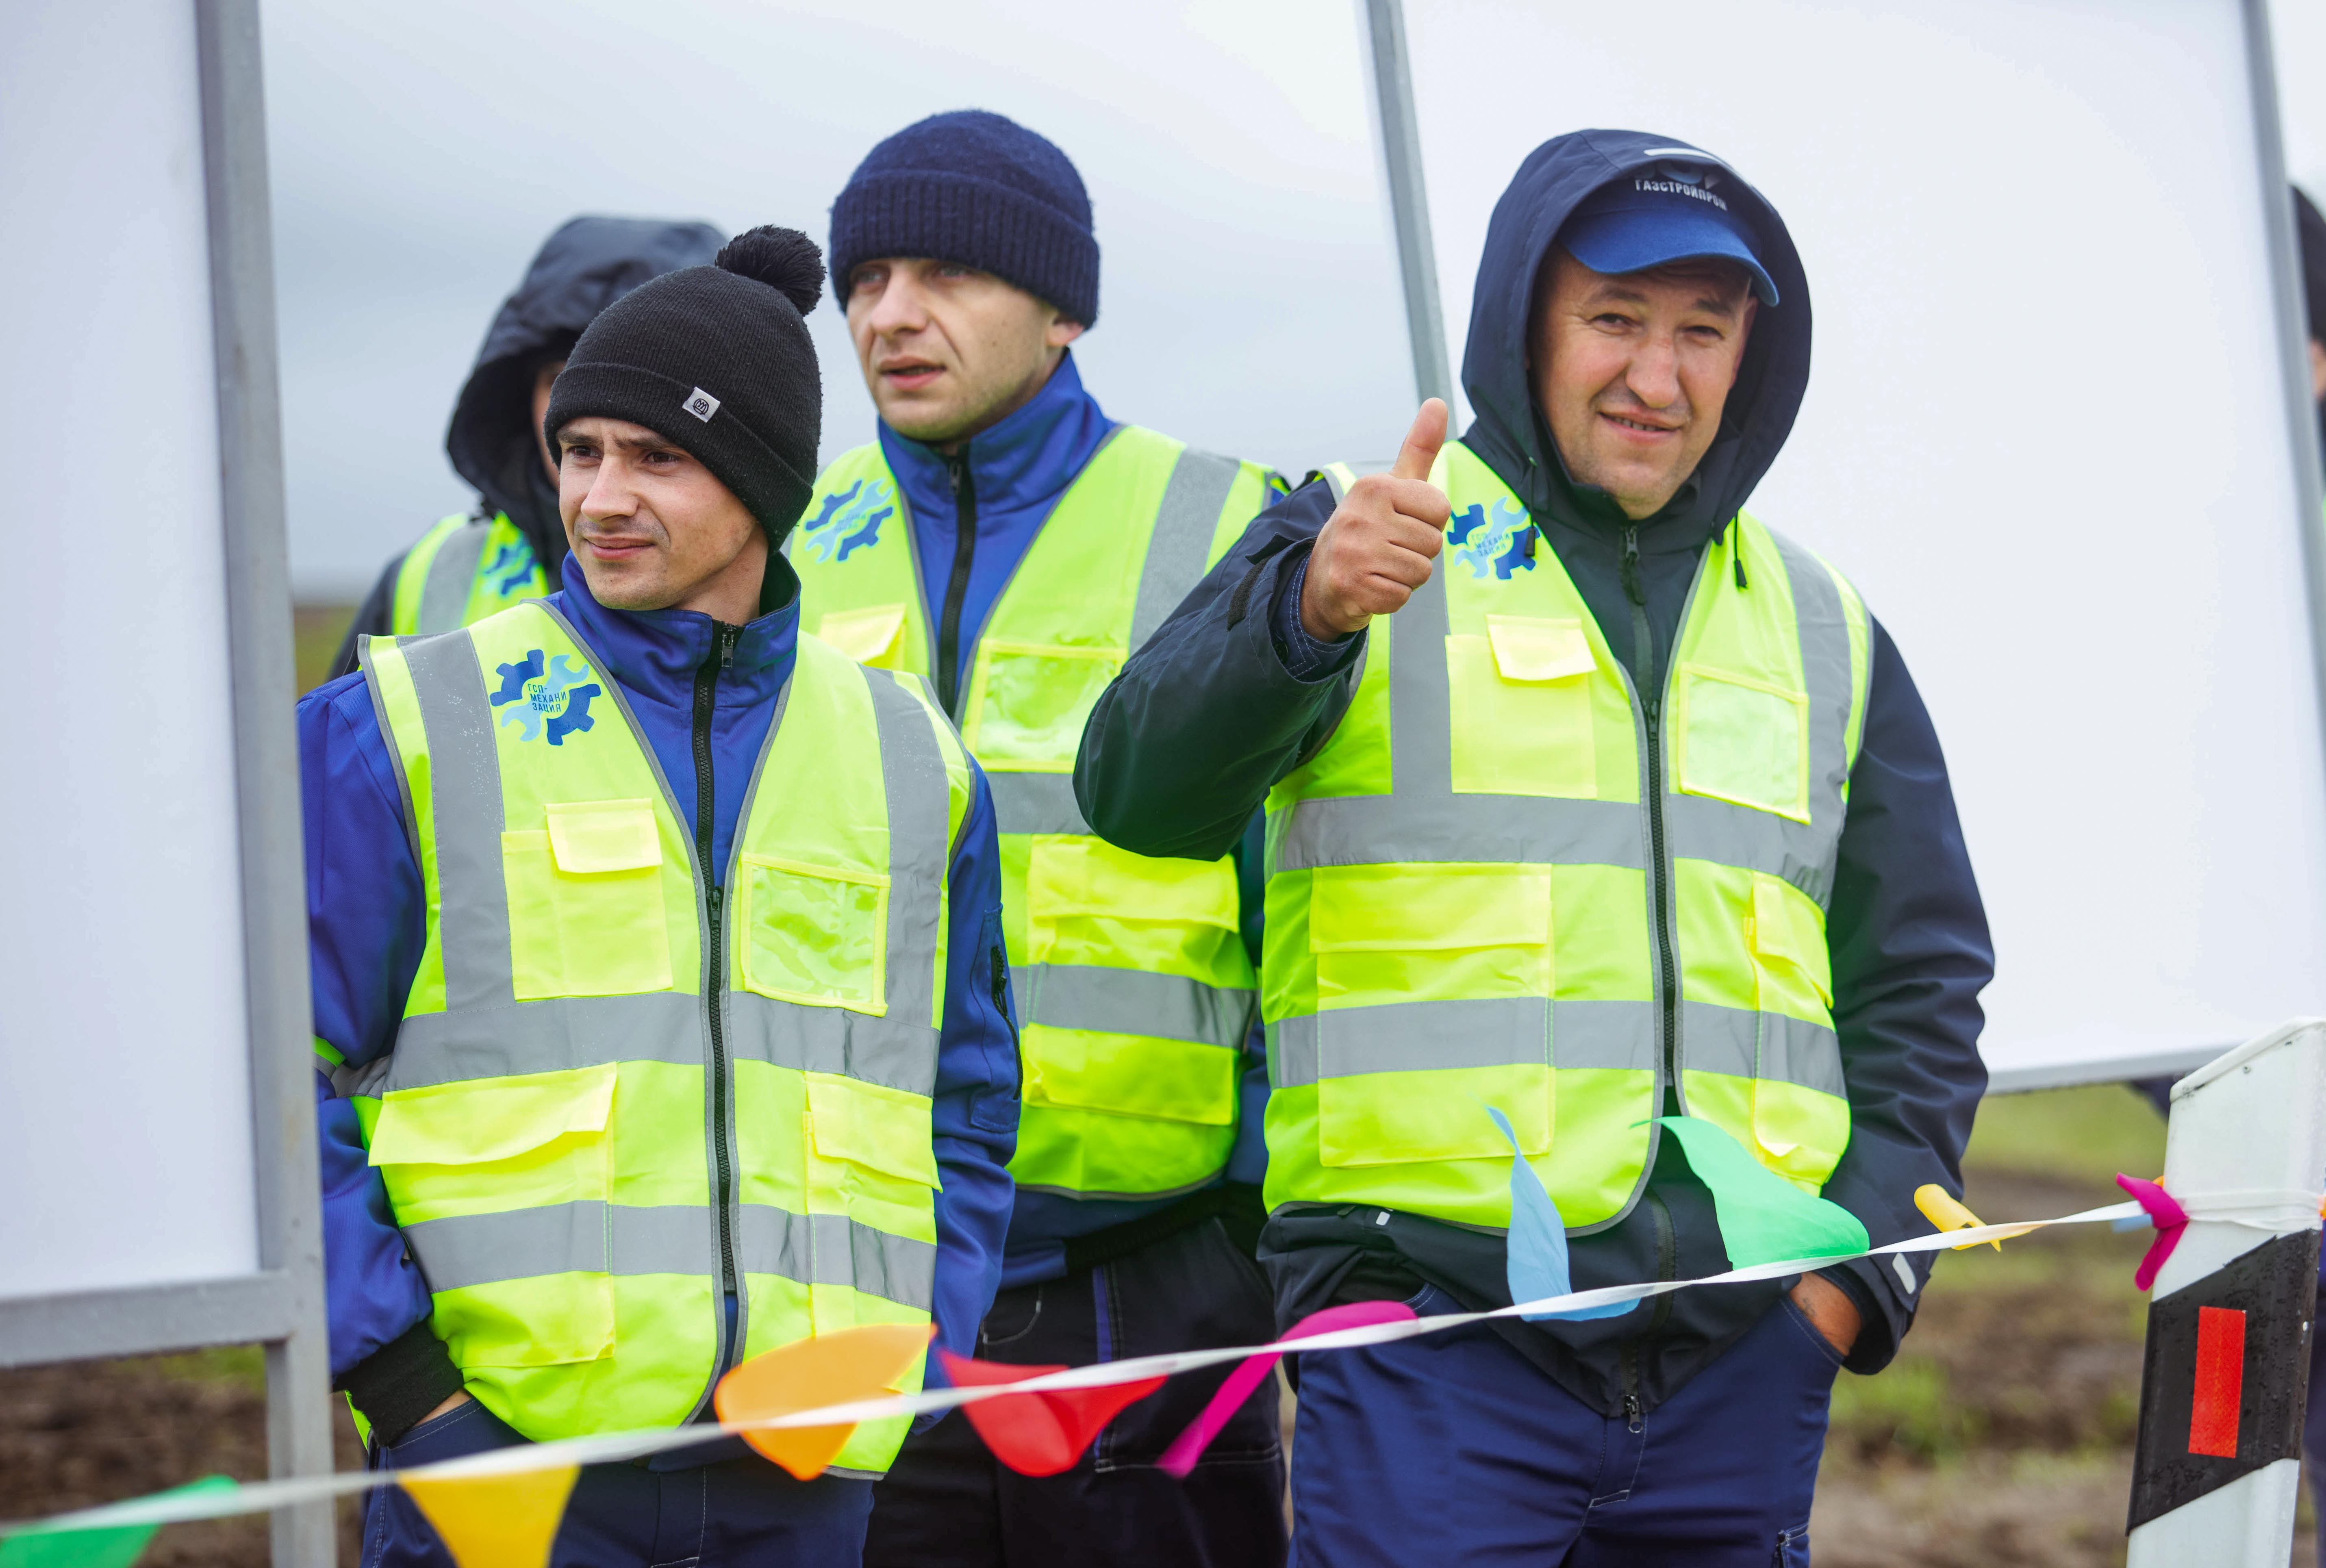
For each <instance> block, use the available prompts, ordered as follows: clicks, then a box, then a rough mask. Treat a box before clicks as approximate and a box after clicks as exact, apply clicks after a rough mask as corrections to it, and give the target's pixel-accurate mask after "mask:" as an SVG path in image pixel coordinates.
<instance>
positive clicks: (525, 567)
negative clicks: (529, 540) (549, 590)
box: [485, 540, 533, 598]
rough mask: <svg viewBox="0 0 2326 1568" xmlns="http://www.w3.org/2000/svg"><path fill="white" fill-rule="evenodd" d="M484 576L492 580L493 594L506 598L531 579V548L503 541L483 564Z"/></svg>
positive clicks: (526, 545)
mask: <svg viewBox="0 0 2326 1568" xmlns="http://www.w3.org/2000/svg"><path fill="white" fill-rule="evenodd" d="M504 573H506V574H507V575H506V576H504V575H503V574H504ZM485 575H486V576H487V577H489V578H491V579H493V591H494V592H496V593H498V594H499V595H500V596H501V598H508V596H509V595H511V594H513V593H515V592H516V590H517V589H520V588H522V587H524V586H525V584H526V582H527V581H529V580H531V579H532V577H533V548H532V546H530V545H528V544H525V543H521V542H519V541H516V540H507V541H504V542H503V543H502V544H501V547H500V548H499V549H498V550H497V551H495V552H493V558H492V559H491V560H490V561H487V562H486V563H485Z"/></svg>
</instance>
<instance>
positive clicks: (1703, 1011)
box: [1561, 1001, 1848, 1099]
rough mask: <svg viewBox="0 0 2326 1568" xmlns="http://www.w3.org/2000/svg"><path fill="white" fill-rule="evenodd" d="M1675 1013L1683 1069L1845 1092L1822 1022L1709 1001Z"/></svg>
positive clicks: (1836, 1048)
mask: <svg viewBox="0 0 2326 1568" xmlns="http://www.w3.org/2000/svg"><path fill="white" fill-rule="evenodd" d="M1680 1013H1681V1023H1680V1028H1681V1032H1682V1034H1683V1035H1685V1036H1686V1037H1687V1040H1688V1059H1687V1061H1686V1062H1682V1063H1681V1066H1682V1067H1683V1068H1684V1069H1685V1070H1686V1071H1688V1072H1725V1073H1727V1074H1728V1075H1729V1076H1730V1077H1732V1078H1766V1079H1770V1080H1772V1081H1776V1082H1779V1083H1798V1084H1800V1086H1801V1087H1802V1088H1804V1089H1814V1090H1818V1091H1819V1092H1820V1093H1823V1094H1830V1095H1834V1096H1836V1097H1837V1098H1845V1099H1846V1098H1847V1094H1848V1090H1847V1086H1845V1085H1844V1083H1843V1082H1842V1072H1841V1043H1840V1041H1839V1040H1838V1039H1837V1038H1836V1037H1835V1035H1834V1032H1833V1031H1832V1030H1830V1029H1828V1028H1827V1027H1826V1026H1825V1025H1822V1024H1811V1023H1809V1022H1808V1021H1806V1020H1804V1019H1800V1018H1796V1017H1793V1016H1791V1015H1789V1014H1785V1013H1755V1012H1753V1011H1750V1010H1749V1009H1746V1008H1742V1007H1720V1006H1719V1005H1717V1003H1712V1002H1687V1001H1684V1002H1682V1003H1681V1004H1680ZM1561 1065H1562V1066H1563V1065H1565V1063H1563V1062H1562V1063H1561Z"/></svg>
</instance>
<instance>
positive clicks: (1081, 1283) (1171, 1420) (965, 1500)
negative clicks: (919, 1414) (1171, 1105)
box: [864, 1220, 1284, 1568]
mask: <svg viewBox="0 0 2326 1568" xmlns="http://www.w3.org/2000/svg"><path fill="white" fill-rule="evenodd" d="M1275 1337H1276V1320H1275V1315H1274V1313H1273V1310H1272V1309H1271V1308H1270V1304H1269V1295H1268V1287H1267V1285H1266V1283H1265V1282H1264V1281H1263V1280H1262V1279H1261V1273H1260V1269H1259V1266H1257V1265H1256V1264H1254V1263H1253V1262H1252V1260H1251V1258H1250V1257H1246V1256H1245V1255H1243V1254H1242V1253H1241V1252H1239V1251H1238V1250H1237V1249H1236V1248H1235V1244H1234V1243H1233V1242H1232V1241H1230V1240H1229V1239H1228V1237H1227V1233H1226V1232H1225V1231H1224V1230H1223V1229H1221V1227H1220V1222H1219V1221H1218V1220H1205V1221H1204V1222H1203V1223H1202V1224H1201V1225H1198V1226H1196V1227H1194V1228H1193V1229H1186V1230H1182V1231H1180V1232H1179V1233H1177V1235H1174V1236H1168V1237H1165V1238H1164V1239H1162V1240H1160V1241H1158V1242H1155V1243H1153V1244H1152V1245H1150V1246H1148V1247H1146V1248H1141V1249H1140V1250H1139V1251H1137V1252H1134V1253H1132V1254H1131V1255H1130V1256H1129V1257H1122V1258H1118V1259H1117V1260H1115V1261H1114V1262H1112V1263H1103V1264H1100V1265H1099V1266H1096V1267H1095V1268H1091V1269H1086V1270H1084V1272H1082V1273H1080V1274H1075V1275H1069V1276H1066V1277H1065V1278H1064V1279H1055V1280H1049V1281H1046V1282H1045V1283H1043V1284H1040V1285H1022V1286H1020V1287H1019V1288H1018V1289H1016V1290H1005V1291H1003V1292H1002V1293H1001V1294H1000V1296H998V1297H997V1298H995V1300H994V1304H993V1310H992V1311H991V1312H990V1313H987V1314H986V1316H985V1322H984V1325H983V1327H982V1329H980V1331H979V1332H978V1352H977V1353H978V1355H979V1356H980V1357H981V1358H982V1359H986V1360H991V1361H1007V1362H1009V1363H1012V1364H1013V1365H1019V1366H1024V1365H1037V1366H1038V1365H1042V1364H1046V1363H1050V1364H1055V1363H1064V1364H1065V1365H1067V1366H1075V1367H1079V1366H1083V1365H1085V1364H1087V1363H1090V1362H1093V1361H1120V1360H1126V1359H1130V1357H1133V1356H1151V1355H1158V1354H1160V1353H1162V1352H1164V1351H1167V1350H1197V1349H1205V1348H1210V1347H1215V1346H1221V1345H1252V1344H1263V1343H1265V1342H1267V1341H1270V1340H1272V1339H1274V1338H1275ZM1229 1370H1230V1369H1228V1368H1226V1367H1221V1368H1218V1369H1215V1370H1206V1371H1202V1372H1189V1373H1186V1374H1184V1375H1182V1376H1180V1377H1177V1378H1172V1379H1171V1380H1170V1381H1169V1382H1168V1383H1166V1384H1165V1385H1164V1386H1163V1387H1161V1388H1159V1389H1158V1390H1156V1391H1155V1392H1154V1393H1152V1394H1150V1395H1149V1396H1147V1397H1146V1398H1144V1399H1142V1400H1140V1402H1139V1403H1138V1404H1136V1405H1133V1406H1130V1408H1128V1409H1127V1410H1125V1411H1123V1413H1122V1414H1121V1415H1118V1416H1116V1417H1115V1418H1114V1420H1113V1421H1112V1422H1111V1423H1109V1424H1108V1425H1107V1428H1106V1430H1105V1431H1103V1432H1102V1433H1099V1435H1098V1438H1097V1440H1096V1441H1095V1442H1093V1443H1092V1444H1091V1446H1090V1448H1089V1450H1088V1451H1087V1452H1084V1455H1083V1457H1082V1460H1081V1461H1080V1462H1079V1463H1077V1464H1076V1465H1075V1467H1074V1468H1073V1469H1072V1470H1069V1471H1065V1473H1064V1474H1061V1475H1055V1476H1023V1475H1019V1474H1018V1473H1017V1472H1015V1471H1011V1470H1009V1468H1008V1467H1007V1466H1005V1465H1003V1464H1002V1463H1001V1462H1000V1461H999V1460H997V1459H995V1458H994V1457H993V1455H992V1454H991V1452H988V1451H987V1449H986V1447H985V1444H984V1443H983V1442H982V1441H981V1440H980V1439H979V1437H978V1435H977V1432H976V1429H975V1428H973V1427H972V1426H971V1425H970V1424H969V1422H968V1420H967V1419H966V1418H965V1417H963V1415H960V1414H959V1413H958V1412H956V1413H955V1414H954V1415H949V1416H947V1417H946V1418H945V1419H944V1421H942V1422H940V1423H939V1424H936V1425H935V1426H933V1427H931V1428H929V1429H928V1430H927V1431H926V1432H922V1433H916V1434H915V1435H914V1436H912V1437H910V1438H908V1439H907V1440H906V1443H905V1452H903V1453H901V1454H899V1455H898V1459H897V1462H896V1464H895V1465H894V1466H893V1467H892V1468H891V1469H890V1470H889V1473H888V1475H887V1476H885V1477H883V1478H882V1479H881V1480H880V1481H879V1483H878V1484H877V1486H876V1487H875V1488H874V1491H873V1505H872V1526H871V1531H870V1536H869V1537H868V1539H867V1541H866V1544H865V1548H864V1564H865V1568H1085V1565H1087V1568H1101V1565H1102V1564H1107V1565H1121V1568H1138V1565H1140V1564H1148V1563H1151V1564H1155V1565H1156V1568H1164V1565H1167V1564H1168V1568H1281V1565H1282V1563H1283V1562H1284V1451H1283V1444H1282V1443H1281V1442H1280V1441H1279V1436H1278V1417H1277V1406H1276V1381H1275V1379H1274V1378H1270V1379H1269V1380H1268V1381H1267V1382H1265V1383H1263V1384H1261V1387H1260V1388H1259V1390H1258V1391H1257V1392H1255V1393H1254V1394H1253V1395H1252V1396H1251V1398H1250V1399H1248V1400H1246V1401H1245V1402H1244V1404H1243V1405H1242V1406H1241V1407H1240V1408H1239V1409H1238V1410H1237V1411H1236V1413H1235V1414H1234V1415H1233V1416H1231V1417H1229V1419H1228V1424H1227V1425H1226V1426H1225V1427H1223V1429H1222V1430H1221V1432H1220V1434H1219V1436H1218V1437H1217V1438H1215V1439H1214V1440H1213V1443H1212V1445H1211V1447H1210V1448H1209V1449H1208V1450H1206V1451H1205V1455H1204V1458H1203V1461H1202V1462H1200V1463H1198V1464H1197V1465H1196V1468H1195V1470H1194V1471H1193V1472H1192V1473H1190V1474H1189V1475H1188V1477H1187V1479H1186V1480H1184V1481H1183V1480H1173V1479H1172V1478H1171V1477H1170V1476H1168V1475H1167V1474H1165V1473H1164V1472H1163V1471H1159V1470H1158V1469H1156V1468H1155V1461H1157V1460H1158V1459H1159V1458H1160V1457H1162V1453H1163V1451H1164V1449H1165V1448H1167V1447H1168V1446H1169V1445H1170V1442H1171V1440H1172V1439H1173V1438H1174V1437H1177V1435H1178V1434H1179V1432H1180V1430H1181V1428H1183V1427H1185V1426H1186V1424H1187V1423H1189V1422H1190V1421H1193V1420H1194V1419H1195V1418H1196V1413H1197V1412H1198V1411H1200V1410H1202V1409H1203V1407H1204V1406H1205V1405H1206V1404H1208V1403H1209V1402H1210V1400H1211V1397H1212V1394H1213V1391H1214V1390H1215V1389H1216V1388H1218V1387H1219V1386H1220V1384H1221V1382H1222V1381H1223V1379H1224V1378H1226V1376H1227V1374H1228V1372H1229Z"/></svg>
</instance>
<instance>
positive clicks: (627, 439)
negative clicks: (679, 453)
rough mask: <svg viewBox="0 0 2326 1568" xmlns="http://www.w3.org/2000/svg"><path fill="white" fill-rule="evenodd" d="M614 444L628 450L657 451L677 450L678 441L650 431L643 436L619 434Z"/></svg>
mask: <svg viewBox="0 0 2326 1568" xmlns="http://www.w3.org/2000/svg"><path fill="white" fill-rule="evenodd" d="M614 444H615V445H616V446H618V447H619V448H621V449H622V450H624V451H626V452H656V451H664V450H676V448H677V443H676V442H675V441H669V440H666V439H665V438H664V437H662V436H659V435H656V434H655V432H654V431H647V433H646V434H644V435H642V436H634V435H618V436H616V437H615V438H614Z"/></svg>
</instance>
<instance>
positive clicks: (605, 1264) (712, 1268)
mask: <svg viewBox="0 0 2326 1568" xmlns="http://www.w3.org/2000/svg"><path fill="white" fill-rule="evenodd" d="M404 1236H405V1240H406V1241H407V1242H409V1243H410V1244H411V1247H412V1253H413V1256H414V1257H415V1258H417V1259H418V1260H419V1262H420V1268H421V1272H422V1273H423V1274H424V1275H425V1276H427V1279H428V1287H429V1289H431V1290H433V1291H446V1290H461V1289H466V1288H468V1287H470V1286H473V1285H498V1284H501V1283H503V1282H505V1281H507V1280H513V1279H534V1278H538V1277H540V1276H544V1275H553V1274H611V1275H618V1276H635V1275H644V1274H683V1275H693V1276H697V1277H700V1276H705V1275H710V1276H716V1275H717V1274H718V1272H719V1235H718V1222H717V1218H716V1215H715V1214H714V1212H713V1211H712V1209H711V1208H709V1207H708V1206H707V1205H699V1204H691V1203H687V1204H667V1205H662V1206H657V1207H634V1206H632V1205H629V1204H626V1203H606V1202H599V1201H597V1200H595V1199H590V1200H585V1201H583V1202H573V1203H552V1204H547V1205H544V1206H542V1207H539V1208H534V1209H509V1210H504V1211H501V1212H499V1213H498V1214H462V1215H457V1216H454V1217H451V1218H449V1219H443V1220H422V1221H420V1222H419V1223H417V1224H414V1225H406V1226H405V1227H404ZM736 1244H737V1250H738V1252H739V1255H740V1257H739V1261H740V1265H741V1267H742V1269H743V1271H744V1272H745V1273H746V1274H772V1275H777V1276H781V1277H783V1278H785V1279H789V1280H795V1281H797V1282H798V1283H800V1284H803V1285H848V1286H851V1287H852V1288H854V1289H857V1290H861V1291H864V1292H867V1293H868V1294H872V1295H877V1296H880V1297H882V1298H883V1299H885V1300H888V1301H893V1302H896V1303H898V1304H900V1305H903V1306H908V1307H913V1308H916V1309H917V1310H919V1311H921V1312H928V1311H930V1310H931V1307H932V1304H933V1301H934V1296H935V1290H934V1286H935V1278H936V1248H935V1246H934V1245H932V1244H931V1243H929V1242H926V1241H916V1240H913V1239H911V1238H909V1237H905V1236H892V1235H890V1234H889V1233H888V1232H887V1231H884V1230H877V1229H873V1228H872V1227H870V1226H869V1225H860V1224H858V1223H857V1222H856V1221H854V1220H851V1219H849V1218H848V1217H847V1216H845V1215H842V1214H814V1215H798V1214H792V1213H788V1212H786V1211H784V1210H781V1209H775V1208H770V1207H768V1206H767V1205H765V1204H760V1203H746V1204H744V1205H743V1206H742V1208H741V1210H740V1214H739V1220H738V1225H737V1237H736Z"/></svg>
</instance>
